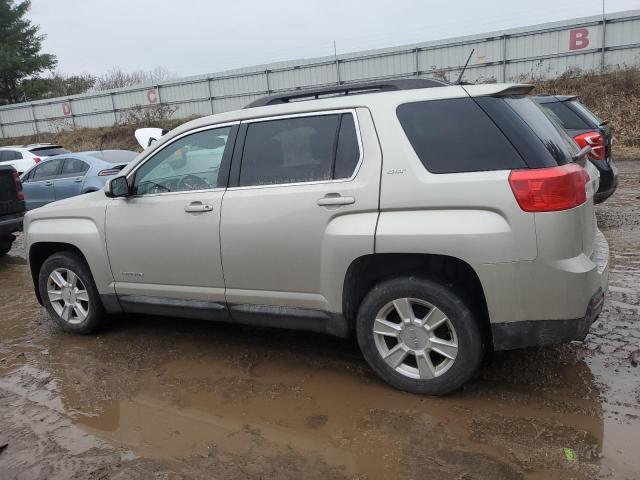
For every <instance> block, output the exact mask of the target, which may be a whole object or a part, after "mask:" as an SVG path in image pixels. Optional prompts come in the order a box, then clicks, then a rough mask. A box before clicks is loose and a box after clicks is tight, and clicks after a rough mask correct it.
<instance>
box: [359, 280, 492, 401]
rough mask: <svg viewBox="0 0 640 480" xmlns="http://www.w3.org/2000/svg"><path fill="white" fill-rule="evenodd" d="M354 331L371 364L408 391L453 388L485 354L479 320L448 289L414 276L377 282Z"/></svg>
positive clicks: (437, 392) (437, 391)
mask: <svg viewBox="0 0 640 480" xmlns="http://www.w3.org/2000/svg"><path fill="white" fill-rule="evenodd" d="M357 334H358V343H359V344H360V349H361V350H362V353H363V355H364V357H365V359H366V360H367V363H368V364H369V365H370V366H371V368H372V369H373V370H374V371H375V372H376V373H377V374H378V375H379V376H380V377H382V379H383V380H385V381H386V382H387V383H389V384H390V385H392V386H394V387H396V388H398V389H400V390H405V391H407V392H412V393H420V394H429V395H444V394H446V393H449V392H452V391H453V390H456V389H457V388H459V387H460V386H461V385H462V384H463V383H465V382H466V381H467V380H468V379H469V378H470V377H471V376H472V375H473V373H474V372H475V371H476V369H477V368H478V366H479V365H480V363H481V361H482V357H483V355H484V342H483V338H482V333H481V330H480V327H479V325H478V320H477V318H476V317H475V316H474V314H473V312H472V311H471V310H470V309H469V308H468V307H467V305H466V304H465V303H464V302H463V301H462V300H461V299H460V297H459V296H458V295H456V294H455V293H454V290H453V287H452V286H444V285H442V284H439V283H437V282H434V281H432V280H426V279H418V278H414V277H408V278H397V279H393V280H388V281H385V282H382V283H380V284H378V285H376V286H375V287H374V288H373V289H372V290H371V291H370V292H369V294H368V295H367V296H366V297H365V299H364V300H363V302H362V304H361V306H360V309H359V312H358V319H357Z"/></svg>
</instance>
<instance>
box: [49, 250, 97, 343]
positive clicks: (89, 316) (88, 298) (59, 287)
mask: <svg viewBox="0 0 640 480" xmlns="http://www.w3.org/2000/svg"><path fill="white" fill-rule="evenodd" d="M54 272H56V273H57V275H54V276H52V274H53V273H54ZM69 272H70V273H69ZM74 275H75V277H76V278H77V280H76V279H74ZM69 285H71V288H69ZM38 288H39V290H40V297H41V298H42V301H43V303H44V305H45V308H46V309H47V312H48V313H49V316H50V317H51V319H52V320H53V321H54V322H55V323H56V324H57V325H58V326H59V327H60V328H61V329H62V330H64V331H65V332H71V333H80V334H90V333H94V332H96V331H97V330H98V329H100V327H102V326H103V324H104V322H105V311H104V308H103V306H102V301H101V300H100V295H99V294H98V290H97V289H96V285H95V282H94V281H93V276H92V275H91V271H90V270H89V267H88V266H87V264H86V262H85V261H84V259H83V258H82V257H81V256H80V255H78V254H77V253H74V252H68V251H65V252H60V253H55V254H53V255H52V256H50V257H49V258H47V259H46V260H45V262H44V263H43V264H42V267H41V268H40V273H39V275H38ZM50 291H52V292H58V293H50ZM76 294H79V295H77V296H76ZM57 298H59V299H58V300H55V299H57ZM67 305H72V307H68V308H65V306H67Z"/></svg>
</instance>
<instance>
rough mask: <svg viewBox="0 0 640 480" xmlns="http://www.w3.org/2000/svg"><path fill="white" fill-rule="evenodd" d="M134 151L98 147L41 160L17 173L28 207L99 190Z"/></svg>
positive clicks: (123, 165)
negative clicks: (88, 150)
mask: <svg viewBox="0 0 640 480" xmlns="http://www.w3.org/2000/svg"><path fill="white" fill-rule="evenodd" d="M136 155H137V153H136V152H131V151H129V150H99V151H93V152H78V153H67V154H61V155H59V156H56V157H55V158H50V159H46V160H44V161H42V162H40V163H39V164H38V165H36V166H35V167H33V168H31V169H30V170H28V171H27V172H25V173H24V174H23V175H22V176H21V177H20V180H21V181H22V187H23V190H24V197H25V203H26V206H27V210H32V209H34V208H38V207H42V206H43V205H46V204H48V203H51V202H55V201H56V200H62V199H63V198H69V197H75V196H76V195H82V194H84V193H89V192H95V191H97V190H102V187H104V184H105V183H106V181H107V180H108V179H109V178H110V177H113V176H114V175H117V174H119V173H120V171H121V170H122V169H123V168H124V167H126V166H127V164H128V163H129V162H130V161H131V160H133V159H134V158H135V157H136Z"/></svg>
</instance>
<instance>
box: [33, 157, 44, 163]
mask: <svg viewBox="0 0 640 480" xmlns="http://www.w3.org/2000/svg"><path fill="white" fill-rule="evenodd" d="M33 161H34V162H35V163H40V162H41V161H42V159H41V158H40V157H33Z"/></svg>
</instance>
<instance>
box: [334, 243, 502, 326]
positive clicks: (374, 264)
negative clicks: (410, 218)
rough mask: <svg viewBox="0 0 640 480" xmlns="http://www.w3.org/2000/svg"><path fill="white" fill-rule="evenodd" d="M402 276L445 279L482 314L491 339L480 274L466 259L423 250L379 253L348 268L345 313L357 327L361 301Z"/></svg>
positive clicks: (343, 293)
mask: <svg viewBox="0 0 640 480" xmlns="http://www.w3.org/2000/svg"><path fill="white" fill-rule="evenodd" d="M399 276H416V277H423V278H430V279H435V280H438V281H444V282H446V283H447V284H449V285H450V286H451V287H453V288H454V289H455V290H456V292H457V293H458V294H461V295H462V297H463V300H465V302H466V303H467V304H468V305H469V306H470V307H471V308H473V310H474V311H475V312H476V313H477V314H478V317H479V319H480V323H481V328H482V330H483V333H485V334H486V335H488V337H487V338H491V328H490V322H489V313H488V309H487V302H486V298H485V294H484V289H483V288H482V283H481V282H480V278H479V277H478V274H477V273H476V271H475V270H474V269H473V267H472V266H471V265H469V264H468V263H467V262H465V261H464V260H461V259H459V258H456V257H451V256H447V255H436V254H422V253H376V254H370V255H364V256H361V257H358V258H356V259H355V260H354V261H353V262H351V264H350V265H349V268H348V269H347V273H346V275H345V278H344V284H343V290H342V312H343V315H344V317H345V319H346V321H347V323H348V325H349V327H350V329H354V328H355V321H356V316H357V313H358V309H359V307H360V304H361V303H362V301H363V300H364V297H365V296H366V294H367V292H369V291H370V290H371V288H373V286H374V285H376V284H377V283H379V282H381V281H383V280H387V279H390V278H394V277H399Z"/></svg>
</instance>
